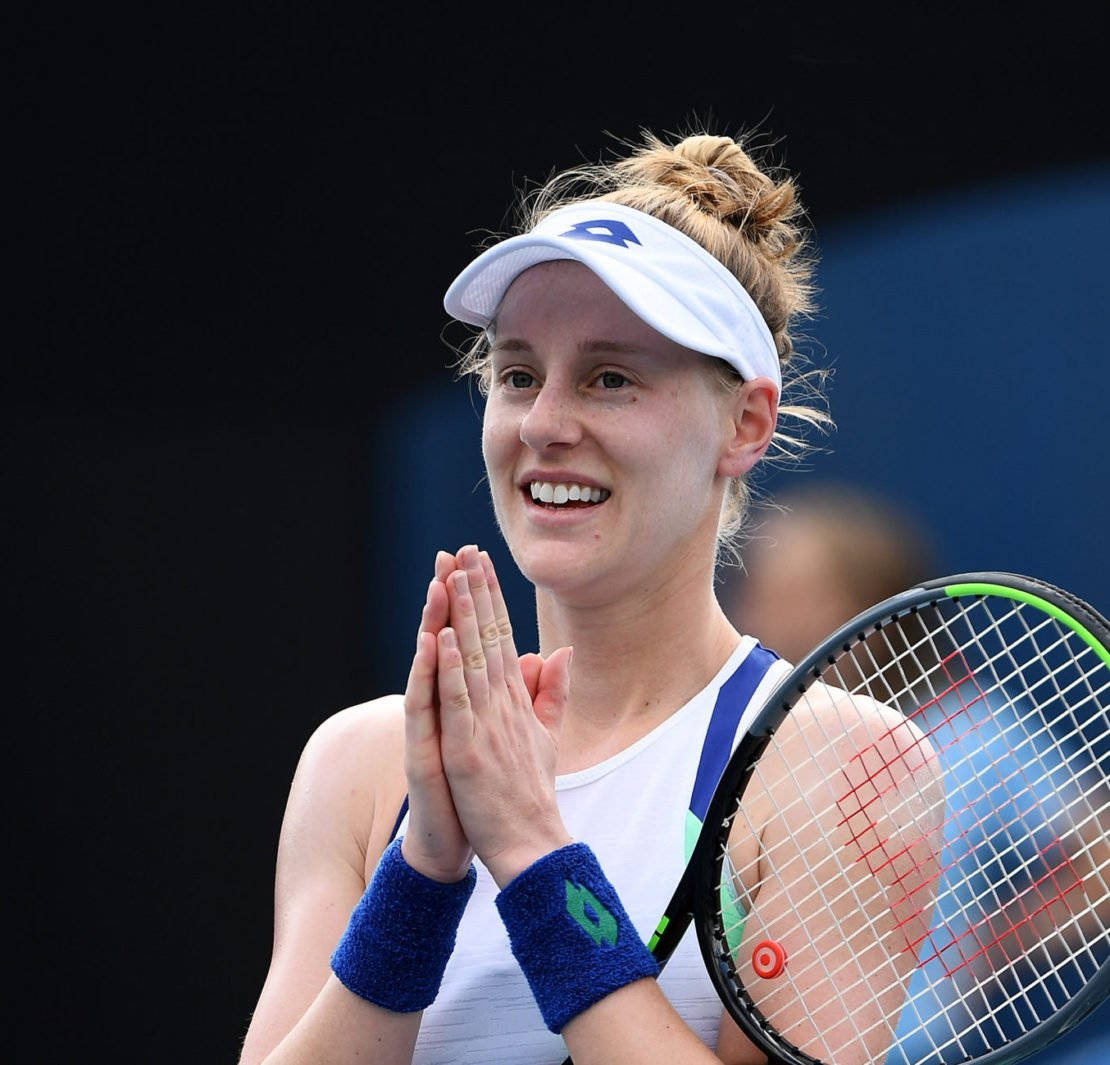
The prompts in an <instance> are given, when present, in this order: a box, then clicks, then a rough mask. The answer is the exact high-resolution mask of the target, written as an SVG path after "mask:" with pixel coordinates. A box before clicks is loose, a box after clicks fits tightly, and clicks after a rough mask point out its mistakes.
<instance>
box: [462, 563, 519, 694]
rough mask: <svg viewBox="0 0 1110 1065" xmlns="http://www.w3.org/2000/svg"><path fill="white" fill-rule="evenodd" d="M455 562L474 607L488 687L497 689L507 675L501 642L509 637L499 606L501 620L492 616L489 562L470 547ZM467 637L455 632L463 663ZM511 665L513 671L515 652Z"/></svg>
mask: <svg viewBox="0 0 1110 1065" xmlns="http://www.w3.org/2000/svg"><path fill="white" fill-rule="evenodd" d="M455 558H456V562H457V563H458V565H459V567H460V569H461V570H462V572H463V573H464V574H465V575H466V580H467V585H468V590H469V592H470V600H471V602H472V603H473V604H474V621H475V624H476V625H477V637H478V642H479V644H480V650H481V654H482V657H483V659H484V661H485V667H486V672H487V674H488V678H489V683H490V684H491V685H494V686H498V685H501V684H502V683H504V681H505V678H506V675H507V674H506V669H505V660H504V650H503V644H502V640H503V637H505V636H508V637H509V638H510V640H511V635H512V633H511V630H510V628H509V622H508V616H507V614H506V613H505V612H504V608H503V606H502V612H503V616H502V617H501V618H498V617H497V616H496V613H495V610H494V601H493V596H492V593H491V588H490V581H489V575H490V573H491V572H492V569H493V567H492V564H491V563H490V562H489V558H488V556H486V557H485V558H483V553H481V552H479V551H478V549H477V548H476V547H474V546H473V545H471V546H467V547H464V548H462V549H461V550H460V551H459V553H458V554H457V555H456V556H455ZM453 579H457V578H453ZM494 585H496V578H494ZM469 635H470V634H469V633H468V632H467V631H466V630H465V629H464V628H461V627H460V628H459V645H460V647H462V649H463V658H464V661H465V660H466V659H467V658H468V656H469V653H470V652H471V649H472V648H471V646H470V645H469V640H468V636H469ZM512 663H513V666H514V667H515V666H516V653H515V652H514V653H513V656H512Z"/></svg>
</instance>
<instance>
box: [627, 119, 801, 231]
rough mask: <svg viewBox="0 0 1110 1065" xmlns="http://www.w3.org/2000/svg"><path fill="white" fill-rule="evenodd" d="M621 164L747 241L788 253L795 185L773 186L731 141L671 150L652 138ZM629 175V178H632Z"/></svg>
mask: <svg viewBox="0 0 1110 1065" xmlns="http://www.w3.org/2000/svg"><path fill="white" fill-rule="evenodd" d="M623 165H624V166H625V167H627V168H628V170H629V171H633V170H634V171H635V172H636V173H637V175H638V177H639V179H640V180H641V181H644V182H647V183H650V184H656V185H661V186H665V187H668V188H672V189H675V190H676V191H678V192H680V193H682V195H684V196H685V197H687V198H688V199H689V200H691V201H692V202H693V203H694V204H696V205H697V206H698V207H699V208H700V209H701V210H703V211H706V212H707V213H709V214H711V215H713V217H715V218H716V219H718V220H719V221H721V222H726V223H728V224H730V225H733V226H735V227H736V228H737V229H739V230H740V231H741V232H743V233H744V234H745V235H746V236H747V237H748V238H749V239H751V240H753V241H757V242H762V241H770V242H771V243H772V244H779V245H780V249H779V250H780V252H781V251H785V250H786V248H785V246H784V245H785V244H786V243H790V242H789V241H784V240H783V237H784V233H783V225H782V224H783V223H790V222H791V221H792V220H793V219H794V218H795V217H796V215H797V213H798V210H799V208H798V205H797V202H796V197H795V189H794V183H793V182H792V181H791V180H790V179H789V178H785V179H784V180H783V181H780V182H775V181H774V180H773V179H772V178H771V177H769V176H768V175H767V174H765V173H764V172H763V171H762V170H760V169H759V167H758V166H757V165H756V164H755V162H754V161H753V160H752V158H751V157H750V156H749V155H748V153H747V152H745V151H744V149H743V148H742V147H741V146H740V145H739V144H738V143H737V142H736V141H734V140H733V139H732V138H731V137H717V136H711V135H708V134H699V135H697V136H692V137H687V138H686V139H685V140H682V141H679V142H678V143H677V144H675V145H673V146H671V145H668V144H664V143H663V142H662V141H660V140H658V139H657V138H654V137H652V138H650V139H649V141H648V143H647V144H646V145H645V146H644V147H643V148H641V149H639V150H638V151H637V152H636V153H635V154H634V155H633V156H632V157H631V158H629V159H627V160H624V162H623ZM630 176H631V174H630Z"/></svg>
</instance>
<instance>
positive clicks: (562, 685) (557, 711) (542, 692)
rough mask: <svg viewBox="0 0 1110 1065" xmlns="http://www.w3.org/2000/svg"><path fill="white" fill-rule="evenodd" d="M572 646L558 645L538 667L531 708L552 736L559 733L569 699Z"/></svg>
mask: <svg viewBox="0 0 1110 1065" xmlns="http://www.w3.org/2000/svg"><path fill="white" fill-rule="evenodd" d="M573 657H574V648H572V647H560V648H559V649H558V650H557V651H554V652H553V653H552V654H550V655H548V657H547V659H546V660H545V661H544V663H543V665H542V667H541V668H540V675H539V679H538V681H537V683H536V697H535V698H534V699H533V700H532V709H533V710H534V711H535V713H536V717H537V718H538V719H539V721H540V723H541V724H542V725H543V726H544V727H545V728H546V729H547V730H548V732H550V733H552V735H554V736H556V737H557V736H558V735H559V731H560V729H561V728H562V726H563V717H564V715H565V714H566V709H567V702H568V701H569V699H570V663H571V659H572V658H573Z"/></svg>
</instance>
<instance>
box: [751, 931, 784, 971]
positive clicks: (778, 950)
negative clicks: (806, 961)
mask: <svg viewBox="0 0 1110 1065" xmlns="http://www.w3.org/2000/svg"><path fill="white" fill-rule="evenodd" d="M752 968H753V969H754V970H755V974H756V976H762V977H763V978H764V979H765V980H770V979H771V978H772V977H775V976H778V975H779V973H781V972H782V971H783V969H785V968H786V951H785V950H783V947H782V944H781V943H776V942H775V941H774V940H773V939H761V940H760V941H759V942H758V943H756V945H755V950H753V951H752Z"/></svg>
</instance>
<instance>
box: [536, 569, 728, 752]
mask: <svg viewBox="0 0 1110 1065" xmlns="http://www.w3.org/2000/svg"><path fill="white" fill-rule="evenodd" d="M536 606H537V611H536V613H537V620H538V622H539V636H540V648H541V650H542V651H543V653H544V654H549V653H550V652H551V651H554V650H555V649H556V648H557V647H563V646H573V647H574V666H573V671H572V675H571V701H570V705H569V707H568V709H567V717H566V720H565V723H564V726H563V731H562V734H561V737H560V753H559V766H558V768H559V772H571V771H574V770H575V769H581V768H585V767H586V766H589V765H594V764H596V763H597V762H599V761H602V760H603V759H605V758H607V757H609V756H610V755H612V754H615V753H617V752H618V751H620V750H623V749H624V748H625V747H627V746H628V745H629V744H630V743H633V742H635V740H637V739H638V738H639V737H640V736H643V735H645V734H646V733H647V732H649V731H651V729H652V728H654V727H655V726H656V725H657V724H659V723H660V722H661V721H663V720H664V719H665V718H667V717H669V716H670V715H671V714H672V713H673V712H674V711H675V710H677V709H678V708H679V707H680V706H682V705H683V704H684V703H686V702H687V701H688V700H689V699H691V698H692V697H693V696H694V695H696V694H697V693H698V692H699V691H700V690H701V689H702V688H704V687H705V685H706V683H708V681H709V680H710V679H711V678H712V677H713V676H714V675H715V674H716V673H717V672H718V670H720V668H721V667H722V666H723V665H724V663H725V662H726V661H727V660H728V656H729V655H730V654H731V653H732V652H733V651H734V650H735V649H736V645H737V643H738V641H739V634H738V633H737V632H736V630H735V629H734V628H733V627H732V625H731V624H730V622H729V621H728V619H727V618H726V617H725V615H724V612H723V611H722V610H721V607H720V605H719V604H718V602H717V598H716V596H715V594H714V592H713V573H712V567H711V566H710V567H709V568H708V569H707V570H705V571H702V572H699V573H697V574H694V575H689V574H687V575H682V574H675V575H672V576H671V577H669V578H668V579H666V580H664V581H662V582H659V583H658V584H656V585H652V586H646V587H643V588H641V589H638V590H637V591H636V592H635V593H632V594H628V595H625V596H623V597H621V598H620V599H616V600H614V601H612V602H609V603H602V604H598V603H596V602H595V603H592V604H590V605H589V606H575V605H571V604H568V603H566V602H564V601H561V600H559V599H557V598H556V597H555V596H554V595H553V594H552V593H550V592H548V591H545V590H543V589H539V590H537V595H536Z"/></svg>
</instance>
